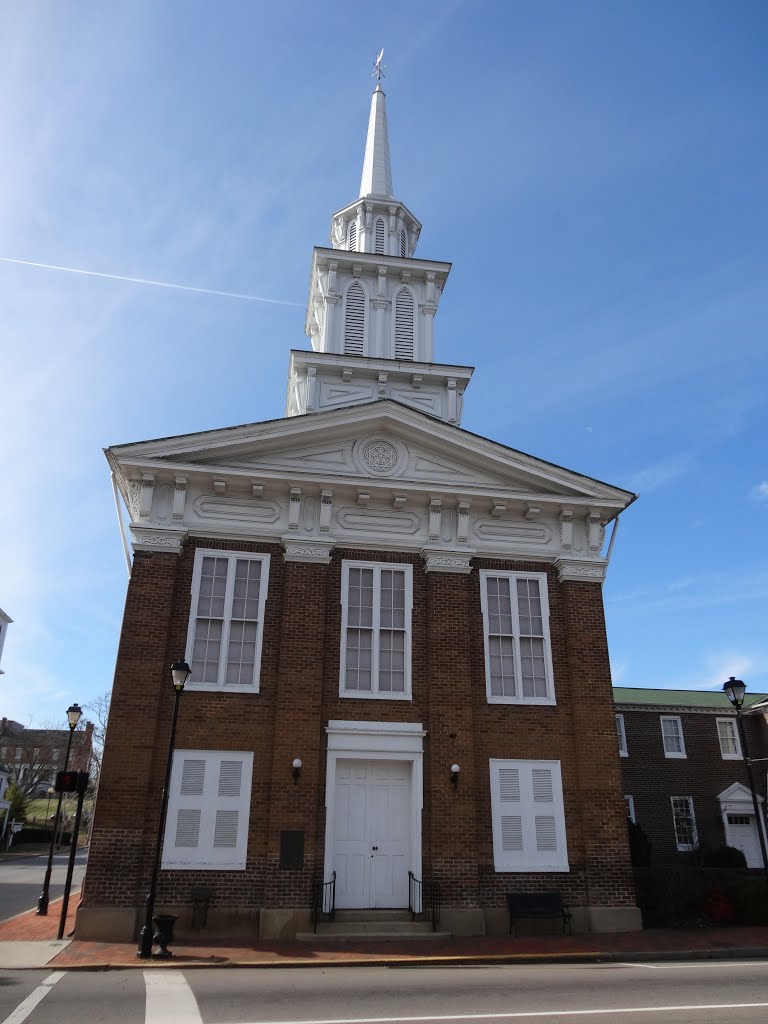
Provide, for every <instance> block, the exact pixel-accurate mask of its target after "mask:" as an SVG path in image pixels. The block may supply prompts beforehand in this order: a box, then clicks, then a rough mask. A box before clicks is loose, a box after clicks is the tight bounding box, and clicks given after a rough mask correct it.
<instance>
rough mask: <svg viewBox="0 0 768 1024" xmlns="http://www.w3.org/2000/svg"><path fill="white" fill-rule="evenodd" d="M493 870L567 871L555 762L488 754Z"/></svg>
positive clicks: (557, 770) (560, 793)
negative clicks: (513, 758) (509, 759)
mask: <svg viewBox="0 0 768 1024" xmlns="http://www.w3.org/2000/svg"><path fill="white" fill-rule="evenodd" d="M490 772H491V818H492V827H493V861H494V867H495V869H496V871H498V872H501V871H568V870H569V867H568V849H567V845H566V836H565V813H564V810H563V787H562V780H561V775H560V762H559V761H508V760H500V759H496V758H492V759H491V761H490Z"/></svg>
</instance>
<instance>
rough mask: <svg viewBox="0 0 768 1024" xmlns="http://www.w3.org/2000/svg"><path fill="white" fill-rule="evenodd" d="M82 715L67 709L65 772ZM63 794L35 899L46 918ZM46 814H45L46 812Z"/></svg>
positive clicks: (76, 708) (75, 709) (74, 706)
mask: <svg viewBox="0 0 768 1024" xmlns="http://www.w3.org/2000/svg"><path fill="white" fill-rule="evenodd" d="M82 713H83V709H82V708H81V707H80V705H79V704H71V705H70V706H69V707H68V708H67V725H68V726H69V739H68V740H67V752H66V754H65V755H64V768H63V770H64V771H66V770H67V767H68V766H69V753H70V751H71V750H72V737H73V736H74V734H75V729H76V728H77V723H78V722H79V721H80V716H81V715H82ZM63 796H64V794H63V793H59V799H58V802H57V804H56V817H55V818H54V819H53V833H52V835H51V848H50V850H49V851H48V866H47V867H46V869H45V878H44V880H43V889H42V892H41V893H40V895H39V896H38V898H37V913H38V914H39V915H40V916H41V917H46V916H47V914H48V891H49V889H50V887H51V871H52V870H53V851H54V849H55V848H56V833H57V832H58V830H59V817H60V815H61V801H62V798H63ZM46 813H47V812H46Z"/></svg>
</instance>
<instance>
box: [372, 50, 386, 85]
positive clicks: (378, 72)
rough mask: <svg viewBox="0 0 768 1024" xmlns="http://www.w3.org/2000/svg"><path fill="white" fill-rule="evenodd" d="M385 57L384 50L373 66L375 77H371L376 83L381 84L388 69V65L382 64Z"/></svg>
mask: <svg viewBox="0 0 768 1024" xmlns="http://www.w3.org/2000/svg"><path fill="white" fill-rule="evenodd" d="M383 57H384V50H382V51H381V53H380V54H379V56H378V57H377V58H376V61H375V63H374V65H373V75H372V76H371V77H372V78H375V79H376V81H377V82H379V83H381V80H382V78H383V77H384V69H385V68H386V64H382V63H381V61H382V58H383Z"/></svg>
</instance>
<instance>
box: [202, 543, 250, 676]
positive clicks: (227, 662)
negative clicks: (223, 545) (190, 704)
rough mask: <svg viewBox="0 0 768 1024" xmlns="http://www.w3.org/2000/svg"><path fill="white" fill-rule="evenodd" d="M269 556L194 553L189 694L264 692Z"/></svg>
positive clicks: (203, 551)
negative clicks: (262, 668) (261, 675)
mask: <svg viewBox="0 0 768 1024" xmlns="http://www.w3.org/2000/svg"><path fill="white" fill-rule="evenodd" d="M268 583H269V555H262V554H250V553H244V552H229V551H218V550H214V549H208V548H201V549H199V550H198V551H196V552H195V565H194V571H193V574H192V605H191V609H190V616H189V629H188V632H187V652H186V657H187V661H188V663H189V665H190V666H191V668H192V675H191V676H190V679H189V683H188V684H187V685H188V687H189V688H190V689H193V690H194V689H197V690H225V691H229V692H241V693H253V692H257V691H258V689H259V670H260V665H261V644H262V637H263V633H264V605H265V602H266V599H267V588H268Z"/></svg>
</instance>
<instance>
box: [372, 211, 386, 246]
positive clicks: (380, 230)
mask: <svg viewBox="0 0 768 1024" xmlns="http://www.w3.org/2000/svg"><path fill="white" fill-rule="evenodd" d="M386 235H387V226H386V224H385V223H384V218H383V217H377V218H376V223H375V225H374V229H373V251H374V252H377V253H380V254H381V255H382V256H383V255H384V245H385V242H386Z"/></svg>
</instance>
